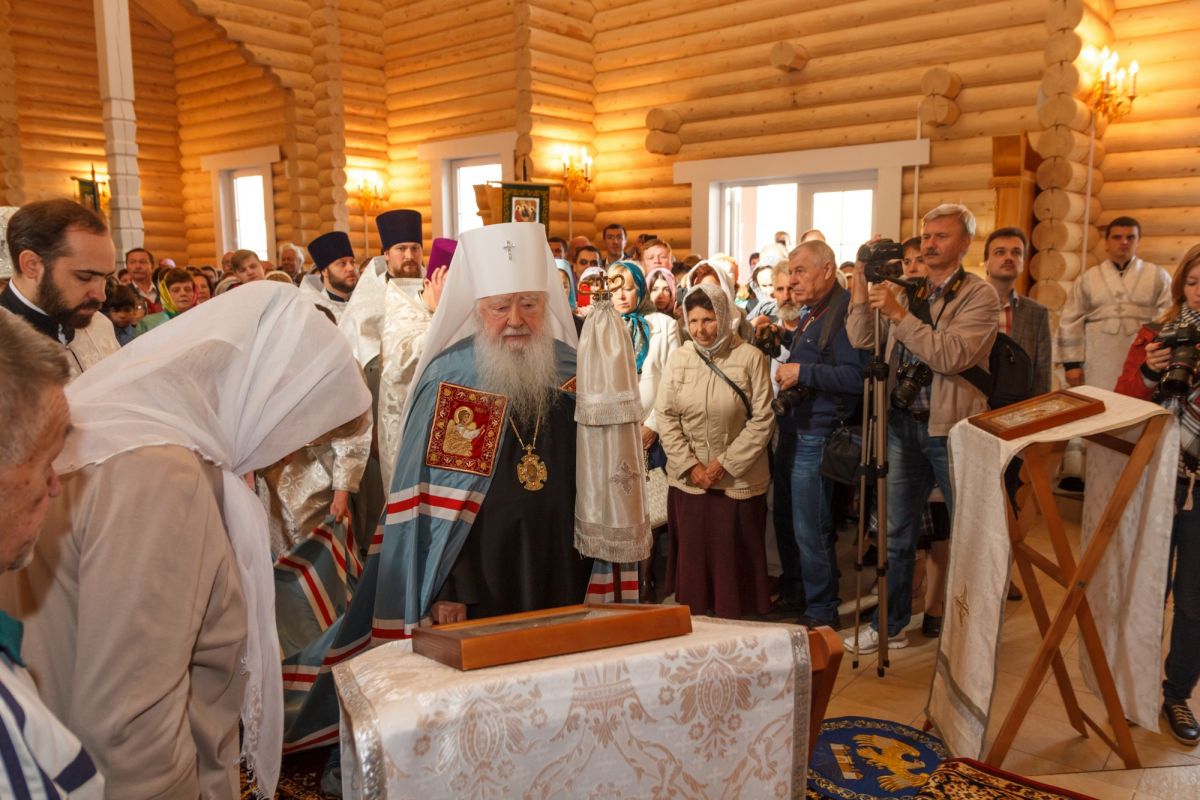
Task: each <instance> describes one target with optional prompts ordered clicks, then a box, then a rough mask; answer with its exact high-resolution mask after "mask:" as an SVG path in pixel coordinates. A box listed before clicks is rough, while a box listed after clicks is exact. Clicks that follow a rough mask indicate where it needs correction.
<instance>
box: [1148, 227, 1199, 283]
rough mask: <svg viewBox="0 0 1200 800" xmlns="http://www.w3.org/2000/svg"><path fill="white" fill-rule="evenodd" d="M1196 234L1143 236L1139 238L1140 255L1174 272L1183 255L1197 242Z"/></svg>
mask: <svg viewBox="0 0 1200 800" xmlns="http://www.w3.org/2000/svg"><path fill="white" fill-rule="evenodd" d="M1196 238H1197V237H1196V234H1195V233H1193V234H1191V235H1183V236H1143V237H1142V238H1141V239H1139V240H1138V255H1139V256H1141V257H1142V258H1143V259H1145V260H1146V261H1149V262H1151V263H1154V264H1158V265H1159V266H1162V267H1166V268H1167V271H1168V272H1171V273H1174V272H1175V268H1176V267H1177V266H1178V265H1179V262H1180V261H1182V260H1183V255H1184V253H1186V252H1187V251H1188V250H1189V249H1191V248H1192V247H1193V246H1195V244H1196Z"/></svg>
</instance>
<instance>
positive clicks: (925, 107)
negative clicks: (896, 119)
mask: <svg viewBox="0 0 1200 800" xmlns="http://www.w3.org/2000/svg"><path fill="white" fill-rule="evenodd" d="M960 113H961V111H960V110H959V107H958V103H956V102H954V101H953V100H951V99H950V98H948V97H943V96H942V95H938V94H931V95H926V96H925V98H924V99H923V100H921V104H920V105H919V106H918V107H917V116H918V117H920V119H921V121H922V122H924V123H927V124H930V125H953V124H954V123H955V122H957V121H958V116H959V114H960Z"/></svg>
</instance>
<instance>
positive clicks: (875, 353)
mask: <svg viewBox="0 0 1200 800" xmlns="http://www.w3.org/2000/svg"><path fill="white" fill-rule="evenodd" d="M874 325H875V337H874V342H875V345H874V347H873V348H872V351H871V360H870V362H869V363H868V364H867V368H866V369H865V370H863V412H862V414H863V415H862V448H861V450H860V454H861V455H860V459H859V470H858V475H859V476H858V496H859V505H860V508H859V513H858V542H857V546H856V550H855V558H854V571H855V599H854V659H853V661H852V662H851V667H852V668H853V669H858V655H859V653H858V632H859V628H860V626H861V625H862V589H863V581H862V573H863V566H864V565H863V555H864V554H865V552H866V541H867V489H868V487H870V486H871V485H872V483H873V484H874V487H875V527H876V530H877V538H876V542H875V582H876V584H877V586H878V591H879V606H878V619H879V623H878V624H879V656H878V661H877V663H876V668H875V671H876V674H878V675H879V677H881V678H882V677H883V675H884V671H885V670H886V669H887V668H888V666H890V665H889V663H888V596H887V592H888V580H887V573H888V560H887V473H888V461H887V417H888V407H889V405H890V398H889V397H888V391H887V378H888V364H887V361H885V360H884V358H883V352H884V350H883V341H882V336H881V335H880V333H881V329H882V325H881V324H880V318H879V311H878V309H877V310H876V311H875V320H874Z"/></svg>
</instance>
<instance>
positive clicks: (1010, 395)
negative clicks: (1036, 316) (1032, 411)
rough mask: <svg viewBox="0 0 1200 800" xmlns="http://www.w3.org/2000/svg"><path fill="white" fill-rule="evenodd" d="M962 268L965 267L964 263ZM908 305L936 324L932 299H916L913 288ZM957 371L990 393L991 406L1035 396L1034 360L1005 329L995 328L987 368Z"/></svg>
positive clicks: (955, 286)
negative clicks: (930, 309) (931, 309)
mask: <svg viewBox="0 0 1200 800" xmlns="http://www.w3.org/2000/svg"><path fill="white" fill-rule="evenodd" d="M959 271H960V272H961V271H962V268H961V267H960V268H959ZM961 282H962V276H961V275H960V276H958V277H957V278H956V279H955V280H954V282H953V284H952V285H951V288H950V290H949V292H947V295H946V298H945V301H944V305H943V306H942V308H943V309H945V306H946V305H948V304H949V303H950V302H951V301H952V300H953V299H954V295H955V294H956V293H957V291H958V286H959V284H960V283H961ZM908 308H909V311H911V312H912V313H913V314H914V315H916V317H917V319H919V320H921V322H924V323H925V324H926V325H933V326H934V327H937V326H936V325H935V324H934V322H933V319H932V317H931V315H930V313H929V303H928V301H927V300H925V299H924V298H921V299H917V298H916V297H915V296H914V294H913V293H911V292H910V294H909V303H908ZM939 319H940V315H939ZM958 374H959V375H961V376H962V377H964V378H966V379H967V380H968V381H970V382H971V385H972V386H974V387H975V388H976V389H978V390H979V391H981V392H983V394H984V396H986V397H987V401H988V408H1003V407H1004V406H1007V405H1011V404H1013V403H1017V402H1020V401H1021V400H1028V399H1029V398H1030V397H1033V361H1032V359H1030V358H1029V354H1028V353H1026V352H1025V349H1024V348H1023V347H1021V345H1019V344H1017V341H1016V339H1013V338H1012V337H1011V336H1009V335H1008V334H1007V333H1004V332H1003V331H997V332H996V341H995V342H993V343H992V351H991V352H990V353H988V369H987V371H986V372H985V371H984V370H983V368H982V367H968V368H967V369H965V370H963V371H962V372H960V373H958Z"/></svg>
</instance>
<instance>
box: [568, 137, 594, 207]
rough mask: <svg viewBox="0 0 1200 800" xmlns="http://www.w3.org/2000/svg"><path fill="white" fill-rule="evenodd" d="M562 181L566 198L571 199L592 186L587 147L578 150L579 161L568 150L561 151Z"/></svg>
mask: <svg viewBox="0 0 1200 800" xmlns="http://www.w3.org/2000/svg"><path fill="white" fill-rule="evenodd" d="M562 180H563V186H564V187H566V190H567V197H570V198H573V197H575V196H576V195H578V194H579V193H581V192H584V191H587V189H588V188H589V187H591V185H592V157H591V156H590V155H589V154H588V149H587V145H584V146H582V147H580V148H579V160H578V161H576V160H575V159H574V157H572V155H571V153H570V151H569V150H564V151H563V157H562Z"/></svg>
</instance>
